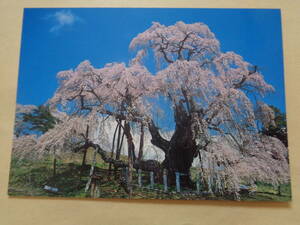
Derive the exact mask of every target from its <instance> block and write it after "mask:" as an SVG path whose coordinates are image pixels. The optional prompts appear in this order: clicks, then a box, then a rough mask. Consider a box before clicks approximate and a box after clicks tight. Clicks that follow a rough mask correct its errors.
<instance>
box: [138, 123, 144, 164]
mask: <svg viewBox="0 0 300 225" xmlns="http://www.w3.org/2000/svg"><path fill="white" fill-rule="evenodd" d="M143 148H144V125H143V124H142V125H141V136H140V148H139V154H138V161H140V160H141V159H142V158H143Z"/></svg>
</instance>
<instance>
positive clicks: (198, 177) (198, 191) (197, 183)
mask: <svg viewBox="0 0 300 225" xmlns="http://www.w3.org/2000/svg"><path fill="white" fill-rule="evenodd" d="M196 179H197V180H196V186H197V194H198V195H199V194H200V173H198V174H197V178H196Z"/></svg>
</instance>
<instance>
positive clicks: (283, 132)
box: [262, 105, 288, 147]
mask: <svg viewBox="0 0 300 225" xmlns="http://www.w3.org/2000/svg"><path fill="white" fill-rule="evenodd" d="M269 107H270V108H271V109H272V110H273V111H274V122H275V124H274V125H271V126H269V127H263V129H262V133H263V134H265V135H268V136H271V137H276V138H278V139H279V140H280V141H282V143H283V144H284V145H285V146H286V147H287V146H288V138H287V124H286V114H285V113H283V112H281V111H280V109H278V108H277V107H275V106H273V105H270V106H269Z"/></svg>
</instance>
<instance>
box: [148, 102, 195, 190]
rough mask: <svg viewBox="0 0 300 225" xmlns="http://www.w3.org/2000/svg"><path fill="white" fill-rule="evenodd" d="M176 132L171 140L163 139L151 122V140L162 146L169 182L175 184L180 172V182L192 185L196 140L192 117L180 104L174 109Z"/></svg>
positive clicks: (186, 185)
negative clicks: (191, 174)
mask: <svg viewBox="0 0 300 225" xmlns="http://www.w3.org/2000/svg"><path fill="white" fill-rule="evenodd" d="M174 117H175V123H176V126H175V132H174V134H173V136H172V138H171V140H170V141H167V140H165V139H163V138H162V137H161V136H160V134H159V131H158V129H157V128H156V127H155V125H154V123H153V122H152V123H150V124H149V130H150V133H151V136H152V140H151V142H152V143H153V144H154V145H155V146H157V147H159V148H161V149H162V150H163V151H164V153H165V160H164V161H163V164H162V168H165V169H167V170H168V182H169V183H170V184H171V185H174V184H175V179H176V178H175V173H176V172H179V173H180V175H181V176H180V183H181V185H182V186H184V187H192V186H193V185H194V184H193V182H192V181H191V179H190V168H191V166H192V163H193V160H194V157H195V156H196V142H195V140H194V138H193V130H192V125H193V124H192V118H191V115H190V114H189V113H188V112H187V111H186V110H185V108H184V107H183V105H181V104H179V105H178V106H177V107H176V108H175V109H174Z"/></svg>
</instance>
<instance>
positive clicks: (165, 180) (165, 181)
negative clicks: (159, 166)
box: [163, 169, 168, 192]
mask: <svg viewBox="0 0 300 225" xmlns="http://www.w3.org/2000/svg"><path fill="white" fill-rule="evenodd" d="M163 181H164V192H168V177H167V170H166V169H164V171H163Z"/></svg>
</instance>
